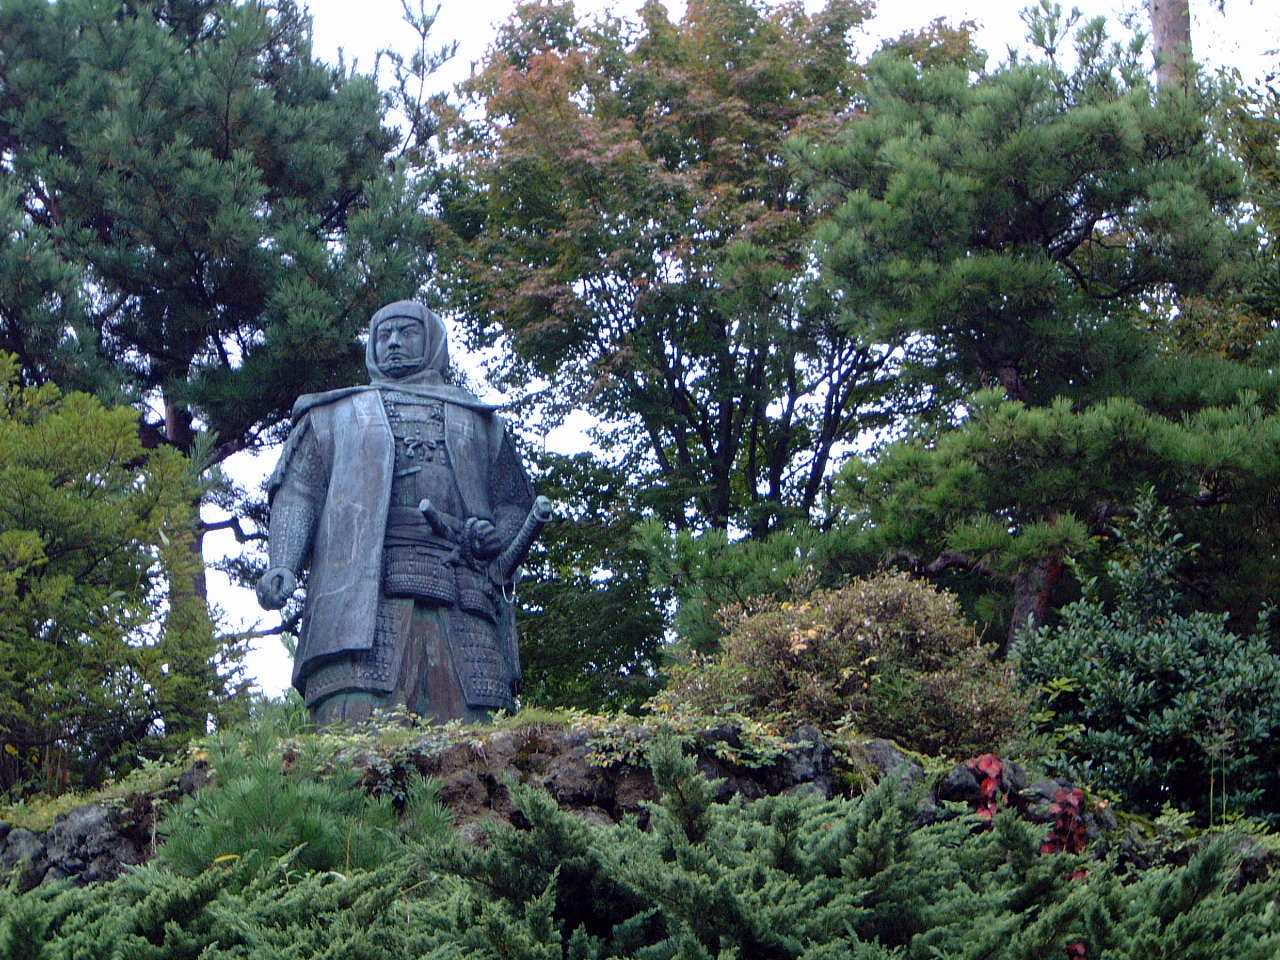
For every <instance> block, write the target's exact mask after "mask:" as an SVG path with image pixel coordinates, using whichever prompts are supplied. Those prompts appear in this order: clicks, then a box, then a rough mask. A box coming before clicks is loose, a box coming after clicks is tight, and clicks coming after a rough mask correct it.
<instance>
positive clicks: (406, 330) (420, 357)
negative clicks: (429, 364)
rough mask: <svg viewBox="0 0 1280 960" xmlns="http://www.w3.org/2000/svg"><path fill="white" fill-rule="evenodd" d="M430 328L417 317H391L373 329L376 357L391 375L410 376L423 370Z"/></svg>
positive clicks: (386, 372)
mask: <svg viewBox="0 0 1280 960" xmlns="http://www.w3.org/2000/svg"><path fill="white" fill-rule="evenodd" d="M426 352H427V331H426V330H425V329H424V328H423V326H422V321H421V320H419V319H417V318H416V317H388V318H387V319H386V320H383V321H382V322H381V323H380V324H378V329H377V330H375V331H374V345H373V357H374V359H375V360H376V361H377V363H378V367H379V369H381V370H382V372H383V373H384V374H385V375H386V376H388V377H407V376H408V375H409V374H411V373H416V372H417V371H419V370H421V369H422V364H423V362H424V360H425V358H426Z"/></svg>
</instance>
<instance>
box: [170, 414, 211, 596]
mask: <svg viewBox="0 0 1280 960" xmlns="http://www.w3.org/2000/svg"><path fill="white" fill-rule="evenodd" d="M164 433H165V440H166V441H168V442H169V443H171V444H173V445H174V446H175V447H177V448H178V449H179V450H181V451H182V452H183V453H185V454H188V455H190V453H191V449H192V447H193V446H194V445H195V439H196V434H195V430H194V429H192V425H191V412H190V411H188V410H186V409H184V408H182V407H180V406H178V405H177V404H176V403H175V402H174V401H173V400H172V399H171V398H169V397H165V398H164ZM191 514H192V518H191V519H192V524H191V529H192V531H193V536H192V538H191V553H192V555H193V560H194V563H193V564H192V566H191V593H190V594H188V595H189V596H193V597H195V598H196V599H197V600H198V601H199V602H200V603H202V604H204V606H205V608H206V609H207V608H208V606H209V582H208V579H207V577H206V576H205V568H204V528H203V526H202V525H201V523H200V500H199V499H198V498H197V499H196V501H195V502H194V503H193V504H192V505H191ZM175 593H176V594H179V595H181V594H182V593H183V591H181V590H175Z"/></svg>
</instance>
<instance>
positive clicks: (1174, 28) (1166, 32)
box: [1147, 0, 1191, 90]
mask: <svg viewBox="0 0 1280 960" xmlns="http://www.w3.org/2000/svg"><path fill="white" fill-rule="evenodd" d="M1147 10H1148V11H1149V13H1150V14H1151V40H1152V43H1153V45H1154V53H1155V58H1156V86H1157V87H1158V88H1159V89H1161V90H1166V89H1170V88H1176V87H1182V88H1185V87H1186V85H1187V83H1188V82H1189V81H1190V79H1191V7H1190V6H1189V4H1188V0H1147Z"/></svg>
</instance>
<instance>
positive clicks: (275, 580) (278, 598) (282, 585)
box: [258, 567, 298, 610]
mask: <svg viewBox="0 0 1280 960" xmlns="http://www.w3.org/2000/svg"><path fill="white" fill-rule="evenodd" d="M297 589H298V578H297V577H296V576H294V573H293V571H292V570H290V569H289V568H288V567H272V568H271V569H270V570H268V571H267V572H266V573H264V574H263V575H262V577H261V578H260V579H259V580H258V602H259V603H260V604H262V608H263V609H264V610H279V609H280V608H281V607H283V606H284V604H285V601H286V600H288V599H289V598H290V597H291V596H293V591H295V590H297Z"/></svg>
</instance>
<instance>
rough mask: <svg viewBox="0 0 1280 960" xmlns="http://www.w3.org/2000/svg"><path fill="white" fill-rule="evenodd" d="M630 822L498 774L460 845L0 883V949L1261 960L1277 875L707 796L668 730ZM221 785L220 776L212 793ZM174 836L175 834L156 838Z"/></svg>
mask: <svg viewBox="0 0 1280 960" xmlns="http://www.w3.org/2000/svg"><path fill="white" fill-rule="evenodd" d="M653 768H654V774H655V777H656V778H657V779H658V781H659V783H660V785H661V787H662V790H663V799H662V800H661V801H660V802H658V803H655V804H652V805H651V807H650V811H649V819H650V823H649V826H648V828H647V829H641V827H640V826H639V825H638V824H637V823H635V822H626V823H623V824H621V825H618V826H616V827H592V826H589V825H588V824H587V823H586V822H585V821H584V820H583V819H581V818H580V817H578V816H577V815H575V814H574V813H571V812H568V811H564V810H561V809H559V808H558V807H557V806H556V804H555V802H554V801H553V800H552V799H551V798H550V797H549V796H548V795H547V794H545V793H543V792H541V791H539V790H537V789H534V788H532V787H529V786H520V785H517V784H514V783H513V784H511V785H510V788H511V790H512V797H513V799H514V801H515V803H516V804H517V806H518V808H519V810H520V811H521V814H522V817H521V818H520V823H521V826H520V827H519V828H517V827H513V826H510V825H506V824H502V823H494V824H491V825H490V826H489V827H488V828H487V842H485V843H483V844H474V843H472V842H470V841H468V840H465V839H463V838H462V837H460V836H458V835H456V834H453V833H452V832H450V831H443V832H441V831H434V830H432V831H428V832H427V835H426V836H424V837H422V838H421V839H420V841H419V842H417V843H414V844H412V845H410V846H409V847H407V848H402V849H401V850H400V852H399V853H398V854H397V855H395V856H393V857H392V859H391V860H389V861H388V862H386V863H384V864H381V865H378V866H376V867H373V868H372V869H368V870H362V869H358V868H354V869H352V870H350V871H349V872H341V873H339V872H335V871H333V870H329V869H320V870H309V869H306V868H305V867H304V866H303V865H302V864H300V862H299V861H298V859H297V857H298V854H297V853H296V852H295V853H293V854H288V855H286V856H283V857H279V858H275V859H266V858H258V859H250V858H243V859H240V860H238V861H234V862H231V863H230V864H229V865H228V864H221V865H218V866H214V867H212V868H211V869H208V870H205V871H203V872H201V873H199V874H197V875H195V876H191V877H186V876H181V875H177V874H173V873H169V872H166V871H163V870H160V869H157V868H155V867H147V868H143V869H140V870H137V871H134V872H132V873H130V874H128V875H126V876H124V877H122V878H121V879H120V880H118V881H116V882H114V883H111V884H100V885H96V886H90V887H85V888H57V887H56V886H54V887H42V888H39V889H37V890H36V891H33V892H31V893H29V894H25V895H18V894H17V893H16V892H14V891H13V890H12V889H10V890H5V891H0V960H18V958H22V960H28V958H32V957H39V958H48V960H53V958H54V957H66V956H87V955H94V956H101V955H107V956H130V957H140V958H156V960H161V958H164V960H172V958H191V960H195V958H197V957H199V958H201V960H232V958H243V957H246V956H253V957H263V958H270V960H304V958H305V960H311V958H320V957H328V958H332V957H344V958H346V957H353V958H361V960H392V958H395V960H400V958H404V957H421V958H427V960H498V958H529V960H533V958H538V960H544V958H545V960H564V958H569V960H606V958H616V960H630V958H634V960H677V958H707V957H725V958H728V957H734V956H737V957H758V958H767V960H791V958H794V960H824V958H836V957H841V958H844V957H855V958H859V960H891V958H897V960H916V958H919V960H928V958H934V957H938V956H946V957H956V958H972V960H977V958H984V960H1039V958H1043V957H1055V956H1063V955H1064V954H1065V953H1066V951H1067V948H1068V946H1070V945H1072V944H1075V943H1079V942H1082V943H1084V944H1085V945H1086V947H1087V951H1088V953H1087V955H1089V956H1106V957H1112V958H1115V960H1139V958H1142V960H1146V958H1150V957H1162V956H1163V957H1175V956H1176V957H1178V958H1179V960H1199V958H1204V960H1208V958H1211V957H1212V958H1216V957H1219V956H1230V957H1232V958H1233V960H1269V958H1270V957H1271V956H1273V955H1274V954H1275V951H1276V950H1277V949H1280V924H1278V921H1277V916H1276V913H1275V910H1274V903H1273V901H1274V900H1275V899H1276V897H1277V894H1278V893H1280V883H1278V882H1277V881H1276V880H1269V881H1264V882H1255V883H1252V884H1248V885H1245V886H1243V887H1242V888H1241V889H1234V888H1233V885H1232V884H1230V883H1229V882H1228V881H1229V880H1230V879H1232V876H1233V869H1234V863H1233V860H1232V853H1231V851H1232V849H1233V848H1234V841H1233V840H1229V839H1224V840H1222V841H1220V842H1218V843H1215V844H1210V845H1208V846H1207V847H1205V848H1204V849H1203V850H1202V851H1201V852H1200V853H1199V854H1197V855H1196V856H1195V857H1193V859H1192V861H1191V863H1190V864H1188V865H1187V866H1185V867H1164V868H1160V869H1155V870H1150V871H1146V872H1144V873H1140V874H1136V875H1135V874H1132V873H1131V874H1129V875H1122V874H1120V873H1119V872H1118V871H1116V870H1115V869H1113V867H1112V866H1111V865H1109V864H1107V863H1103V862H1096V863H1092V864H1090V865H1089V867H1088V870H1087V872H1086V873H1083V874H1081V873H1078V872H1076V871H1077V870H1078V868H1080V867H1081V866H1082V862H1081V860H1080V859H1079V858H1078V857H1075V856H1071V855H1066V854H1048V855H1042V854H1040V852H1039V850H1040V845H1041V843H1042V841H1043V835H1044V830H1043V828H1042V827H1037V826H1033V825H1031V824H1027V823H1024V822H1022V821H1019V820H1017V819H1015V818H1014V817H1012V816H1011V815H1008V814H998V815H997V816H996V817H995V818H994V822H993V824H992V829H975V827H976V826H977V825H978V824H979V821H977V820H976V819H975V818H973V817H970V816H957V815H955V814H954V813H949V814H948V815H946V816H944V818H943V819H942V820H941V821H939V822H937V823H934V824H932V825H930V826H926V827H923V828H921V827H917V826H916V824H915V817H916V803H915V800H914V798H912V797H911V796H909V795H907V794H904V793H902V792H900V790H899V788H898V785H897V784H896V783H895V782H893V781H892V780H888V781H886V782H884V783H883V784H881V785H880V786H879V787H878V788H876V789H875V790H874V791H872V792H871V793H869V794H867V795H865V796H863V797H859V798H856V799H851V800H848V799H837V800H829V801H828V800H821V799H818V798H815V797H771V798H765V799H762V800H758V801H756V802H754V803H750V804H745V805H744V804H742V803H741V802H735V803H731V804H717V803H714V802H713V800H712V797H713V795H714V785H713V784H711V783H709V782H708V781H706V780H705V779H704V778H702V777H701V776H700V775H698V774H697V772H696V770H695V768H694V765H693V763H692V761H691V760H689V759H688V758H685V757H683V756H682V755H681V752H680V749H679V746H678V745H677V744H675V742H674V741H665V742H659V743H658V744H656V745H655V749H654V756H653ZM211 789H212V790H221V789H225V786H224V787H219V788H211ZM172 842H173V841H172V840H171V841H170V843H172Z"/></svg>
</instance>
